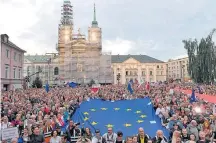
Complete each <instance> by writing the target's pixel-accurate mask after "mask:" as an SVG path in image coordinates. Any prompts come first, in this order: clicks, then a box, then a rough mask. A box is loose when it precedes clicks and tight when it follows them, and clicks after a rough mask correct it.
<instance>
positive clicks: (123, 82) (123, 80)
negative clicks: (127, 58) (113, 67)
mask: <svg viewBox="0 0 216 143" xmlns="http://www.w3.org/2000/svg"><path fill="white" fill-rule="evenodd" d="M125 82H126V79H125V65H121V84H125Z"/></svg>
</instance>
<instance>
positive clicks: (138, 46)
mask: <svg viewBox="0 0 216 143" xmlns="http://www.w3.org/2000/svg"><path fill="white" fill-rule="evenodd" d="M71 2H72V5H73V6H74V26H75V30H76V31H77V29H78V28H81V32H82V33H84V34H87V28H88V26H90V25H91V21H92V19H93V4H94V2H95V4H96V11H97V21H98V23H99V26H100V27H101V28H102V31H103V50H104V51H112V54H147V55H149V56H152V57H154V58H157V59H160V60H165V61H166V60H168V59H170V58H176V57H182V56H184V55H186V51H185V49H184V47H183V43H182V40H183V39H188V38H195V37H196V38H198V39H200V38H201V37H204V36H207V35H208V33H209V32H210V31H211V30H212V29H213V28H216V8H215V6H216V0H71ZM62 4H63V0H0V33H7V34H8V35H9V36H10V40H11V41H12V42H14V43H15V44H16V45H18V46H19V47H21V48H23V49H25V50H26V51H27V53H28V54H36V53H37V54H45V53H46V52H56V51H55V45H56V43H57V37H58V24H59V21H60V13H61V5H62ZM215 37H216V36H214V38H215Z"/></svg>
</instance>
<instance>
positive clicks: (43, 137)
mask: <svg viewBox="0 0 216 143" xmlns="http://www.w3.org/2000/svg"><path fill="white" fill-rule="evenodd" d="M176 88H178V90H175V91H174V92H170V91H171V89H176ZM192 88H194V89H195V90H196V91H197V87H196V86H193V85H190V84H180V83H154V84H152V85H151V86H150V88H149V87H148V88H146V85H145V84H143V85H141V86H140V85H137V84H134V85H133V90H134V93H133V95H131V94H130V92H128V90H127V87H126V85H104V86H101V87H100V88H99V90H98V91H97V92H92V91H91V88H90V87H77V88H70V87H63V88H53V89H51V90H50V91H49V92H48V93H46V91H45V90H44V89H35V88H30V89H27V90H16V91H7V92H2V95H1V101H2V102H1V124H0V125H1V127H0V128H1V131H3V130H4V129H6V128H10V127H17V128H18V134H19V138H13V139H8V140H2V143H7V142H12V143H17V142H19V143H43V142H50V143H69V142H77V143H81V142H82V143H84V142H88V143H115V142H116V143H123V142H127V143H168V142H171V143H195V142H197V143H210V142H216V114H214V112H213V106H214V104H212V103H207V102H205V101H204V100H202V99H198V100H197V101H196V102H193V103H191V102H190V95H187V94H184V93H182V92H181V89H192ZM202 91H203V92H205V93H206V94H209V95H212V96H215V95H216V94H215V93H216V86H214V85H202ZM197 92H198V91H197ZM146 96H148V97H150V98H151V101H152V104H153V105H154V109H155V114H156V115H157V116H159V118H160V119H161V124H162V125H163V126H164V127H165V128H167V130H168V131H169V132H170V135H169V137H165V136H164V135H163V131H161V130H158V131H157V132H156V133H155V136H154V137H150V136H148V135H147V134H146V133H145V130H149V129H145V127H140V128H139V129H137V135H135V134H134V135H131V136H130V137H126V138H125V140H124V139H123V134H124V131H118V132H116V133H114V131H113V129H112V128H108V130H107V133H106V134H104V135H102V134H101V133H100V129H98V130H96V131H91V130H90V129H89V128H88V127H86V128H84V129H83V128H82V129H81V128H80V125H79V124H78V123H74V122H73V121H72V120H71V117H72V115H73V113H74V112H75V110H76V109H77V108H79V105H80V103H81V102H82V101H85V100H89V99H92V98H94V99H95V98H100V99H103V100H125V99H128V100H130V99H135V98H144V97H146ZM63 127H64V129H63Z"/></svg>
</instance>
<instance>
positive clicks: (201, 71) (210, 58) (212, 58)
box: [183, 29, 216, 84]
mask: <svg viewBox="0 0 216 143" xmlns="http://www.w3.org/2000/svg"><path fill="white" fill-rule="evenodd" d="M215 31H216V29H213V30H212V32H211V33H210V34H209V35H208V36H207V37H206V38H202V39H201V40H200V42H198V41H197V39H194V40H191V39H189V40H183V43H184V48H185V49H186V50H187V54H188V58H189V64H188V73H189V75H190V76H191V78H192V79H193V80H194V81H195V82H196V83H207V84H209V83H211V82H214V79H216V46H215V44H214V42H213V41H212V36H213V34H214V32H215Z"/></svg>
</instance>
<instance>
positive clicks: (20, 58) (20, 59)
mask: <svg viewBox="0 0 216 143" xmlns="http://www.w3.org/2000/svg"><path fill="white" fill-rule="evenodd" d="M21 61H22V56H21V54H19V62H21Z"/></svg>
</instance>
